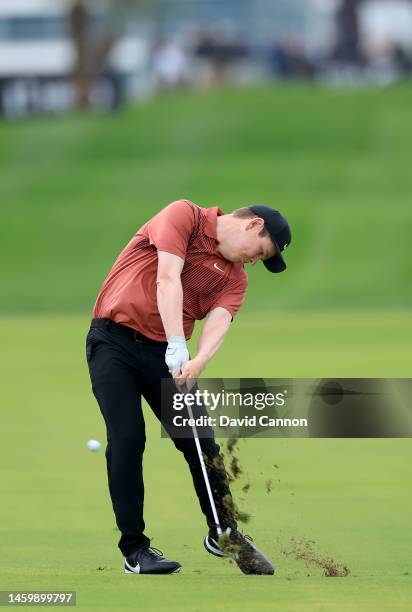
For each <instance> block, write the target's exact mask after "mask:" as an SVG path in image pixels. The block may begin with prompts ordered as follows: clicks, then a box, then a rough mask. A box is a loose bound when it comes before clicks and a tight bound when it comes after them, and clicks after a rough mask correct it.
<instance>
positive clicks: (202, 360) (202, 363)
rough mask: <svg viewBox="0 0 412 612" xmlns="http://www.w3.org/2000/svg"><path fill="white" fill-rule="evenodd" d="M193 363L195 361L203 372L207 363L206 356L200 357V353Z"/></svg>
mask: <svg viewBox="0 0 412 612" xmlns="http://www.w3.org/2000/svg"><path fill="white" fill-rule="evenodd" d="M194 361H196V362H197V363H198V364H199V366H200V368H201V369H202V370H204V369H205V367H206V365H207V363H208V361H209V358H208V357H207V356H206V355H202V354H201V353H198V354H197V355H196V357H195V358H194Z"/></svg>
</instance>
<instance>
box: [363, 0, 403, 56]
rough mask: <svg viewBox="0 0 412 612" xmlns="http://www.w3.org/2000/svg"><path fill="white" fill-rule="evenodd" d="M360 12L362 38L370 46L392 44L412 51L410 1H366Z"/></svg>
mask: <svg viewBox="0 0 412 612" xmlns="http://www.w3.org/2000/svg"><path fill="white" fill-rule="evenodd" d="M359 11H360V12H359V17H360V26H361V32H362V36H363V38H364V39H365V41H366V42H367V43H368V44H372V45H375V44H377V45H379V44H385V43H388V42H390V43H396V44H399V45H401V46H402V47H404V48H406V49H409V50H412V2H411V1H410V0H364V2H363V3H362V4H361V6H360V8H359Z"/></svg>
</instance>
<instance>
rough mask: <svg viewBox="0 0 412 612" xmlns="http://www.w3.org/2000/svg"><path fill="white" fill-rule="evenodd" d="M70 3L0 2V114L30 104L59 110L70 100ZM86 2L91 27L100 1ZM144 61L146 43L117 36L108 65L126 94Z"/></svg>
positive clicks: (100, 14)
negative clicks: (121, 83) (121, 82)
mask: <svg viewBox="0 0 412 612" xmlns="http://www.w3.org/2000/svg"><path fill="white" fill-rule="evenodd" d="M72 5H73V0H0V114H1V111H3V113H4V114H6V115H9V116H13V115H17V116H19V115H23V114H26V112H29V110H30V109H29V107H34V110H40V111H42V110H44V111H53V110H56V111H58V110H64V109H65V108H67V107H69V106H70V105H71V103H72V102H73V91H72V87H71V85H70V83H69V82H68V80H67V77H68V75H70V73H71V70H72V67H73V63H74V60H75V50H74V47H73V43H72V40H71V37H70V23H69V18H68V15H69V12H70V9H71V7H72ZM86 6H87V8H88V10H89V12H90V13H91V20H92V26H93V24H94V25H96V24H97V25H98V22H99V20H100V21H102V20H103V19H104V15H105V10H106V8H107V5H106V2H105V0H97V1H93V0H89V1H88V2H86ZM148 61H149V45H148V44H147V43H146V42H145V40H144V39H143V38H141V37H139V36H137V35H135V34H134V35H129V36H128V35H122V36H121V37H120V38H119V39H118V40H116V42H115V44H114V46H113V48H112V49H111V51H110V53H109V56H108V62H107V64H108V69H109V70H110V71H111V72H112V73H113V74H116V75H117V76H118V77H119V79H121V80H122V81H123V84H124V87H125V90H126V91H125V93H126V95H127V90H128V88H131V87H134V86H135V84H136V81H138V80H139V78H141V79H143V76H142V75H144V73H145V71H146V70H147V64H148ZM53 79H54V82H52V80H53ZM58 79H60V80H62V79H66V82H63V81H61V82H59V83H57V80H58ZM46 80H48V81H49V82H48V83H47V85H45V84H44V83H45V81H46ZM102 92H103V90H102ZM102 95H103V97H104V95H105V94H104V92H103V93H102ZM43 98H44V99H43ZM103 106H104V101H103ZM37 107H38V108H37Z"/></svg>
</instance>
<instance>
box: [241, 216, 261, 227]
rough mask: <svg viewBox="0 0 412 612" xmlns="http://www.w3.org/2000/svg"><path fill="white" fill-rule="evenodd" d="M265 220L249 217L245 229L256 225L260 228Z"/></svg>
mask: <svg viewBox="0 0 412 612" xmlns="http://www.w3.org/2000/svg"><path fill="white" fill-rule="evenodd" d="M264 224H265V222H264V221H263V219H261V218H260V217H254V218H253V219H249V223H248V224H247V225H246V227H245V229H247V230H249V229H253V228H254V227H258V228H259V230H261V229H262V228H263V226H264Z"/></svg>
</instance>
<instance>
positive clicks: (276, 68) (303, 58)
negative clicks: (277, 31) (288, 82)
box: [270, 37, 316, 79]
mask: <svg viewBox="0 0 412 612" xmlns="http://www.w3.org/2000/svg"><path fill="white" fill-rule="evenodd" d="M270 67H271V71H272V73H274V74H275V75H276V76H277V77H279V78H281V79H313V78H314V77H315V76H316V65H315V63H314V62H313V61H312V60H311V59H310V58H309V57H308V56H307V54H306V52H305V49H304V47H303V45H302V43H301V42H300V41H299V40H298V39H297V38H296V37H290V38H288V39H286V40H285V41H284V42H283V43H281V44H278V45H275V46H274V47H273V49H272V50H271V52H270Z"/></svg>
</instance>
